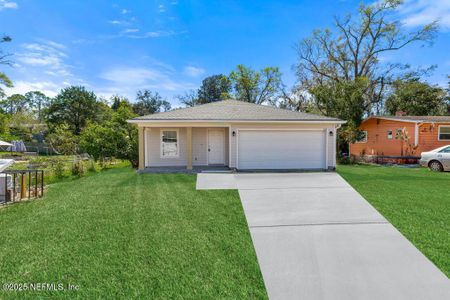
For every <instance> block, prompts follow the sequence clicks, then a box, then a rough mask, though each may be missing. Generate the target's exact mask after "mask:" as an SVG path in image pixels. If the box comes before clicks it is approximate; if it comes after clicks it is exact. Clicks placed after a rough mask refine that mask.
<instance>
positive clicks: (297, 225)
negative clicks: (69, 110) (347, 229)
mask: <svg viewBox="0 0 450 300" xmlns="http://www.w3.org/2000/svg"><path fill="white" fill-rule="evenodd" d="M380 224H381V225H383V224H389V222H388V221H367V222H325V223H303V224H275V225H253V226H248V227H249V228H273V227H300V226H330V225H331V226H335V225H380Z"/></svg>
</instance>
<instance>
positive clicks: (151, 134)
mask: <svg viewBox="0 0 450 300" xmlns="http://www.w3.org/2000/svg"><path fill="white" fill-rule="evenodd" d="M162 129H177V130H178V132H179V137H178V143H179V157H177V158H174V157H170V158H162V157H161V130H162ZM224 131H225V149H226V151H225V164H226V165H228V156H229V154H228V153H229V152H228V136H229V134H228V128H224ZM207 133H208V127H193V128H192V165H193V166H205V165H207V164H208V156H207V155H208V153H207V149H208V147H207ZM145 134H146V147H145V155H146V162H145V166H146V167H165V166H186V165H187V157H186V153H187V131H186V128H184V127H170V128H169V127H167V128H166V127H151V128H146V130H145Z"/></svg>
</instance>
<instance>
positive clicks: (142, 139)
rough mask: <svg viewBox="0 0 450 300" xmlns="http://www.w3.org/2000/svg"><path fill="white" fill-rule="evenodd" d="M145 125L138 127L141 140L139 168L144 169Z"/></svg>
mask: <svg viewBox="0 0 450 300" xmlns="http://www.w3.org/2000/svg"><path fill="white" fill-rule="evenodd" d="M144 138H145V137H144V127H138V140H139V146H138V147H139V168H138V169H139V170H144V166H145V164H144V162H145V156H144Z"/></svg>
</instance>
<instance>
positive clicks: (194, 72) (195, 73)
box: [184, 66, 206, 77]
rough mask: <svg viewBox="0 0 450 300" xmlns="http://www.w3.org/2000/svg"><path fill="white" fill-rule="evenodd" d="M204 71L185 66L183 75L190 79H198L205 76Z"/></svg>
mask: <svg viewBox="0 0 450 300" xmlns="http://www.w3.org/2000/svg"><path fill="white" fill-rule="evenodd" d="M205 72H206V71H205V69H202V68H197V67H193V66H187V67H185V68H184V74H186V75H188V76H190V77H198V76H200V75H203V74H205Z"/></svg>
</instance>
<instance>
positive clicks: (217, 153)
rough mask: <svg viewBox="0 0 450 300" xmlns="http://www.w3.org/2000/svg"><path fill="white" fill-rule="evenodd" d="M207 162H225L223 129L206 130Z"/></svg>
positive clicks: (219, 163) (216, 163) (217, 163)
mask: <svg viewBox="0 0 450 300" xmlns="http://www.w3.org/2000/svg"><path fill="white" fill-rule="evenodd" d="M207 151H208V164H209V165H224V164H225V131H224V130H223V129H209V130H208V149H207Z"/></svg>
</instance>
